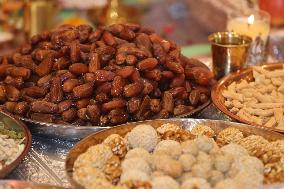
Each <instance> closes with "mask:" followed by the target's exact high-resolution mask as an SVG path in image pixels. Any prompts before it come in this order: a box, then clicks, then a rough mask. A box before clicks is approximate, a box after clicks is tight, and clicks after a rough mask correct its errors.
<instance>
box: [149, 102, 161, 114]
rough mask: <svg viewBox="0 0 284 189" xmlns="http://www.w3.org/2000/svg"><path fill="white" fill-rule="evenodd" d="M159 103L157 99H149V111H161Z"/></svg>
mask: <svg viewBox="0 0 284 189" xmlns="http://www.w3.org/2000/svg"><path fill="white" fill-rule="evenodd" d="M161 108H162V107H161V103H160V100H159V99H151V101H150V109H151V111H152V112H154V113H158V112H160V111H161Z"/></svg>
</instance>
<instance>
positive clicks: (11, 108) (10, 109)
mask: <svg viewBox="0 0 284 189" xmlns="http://www.w3.org/2000/svg"><path fill="white" fill-rule="evenodd" d="M16 105H17V102H10V101H7V102H5V103H4V106H5V109H6V110H7V111H8V112H11V113H13V112H14V109H15V106H16Z"/></svg>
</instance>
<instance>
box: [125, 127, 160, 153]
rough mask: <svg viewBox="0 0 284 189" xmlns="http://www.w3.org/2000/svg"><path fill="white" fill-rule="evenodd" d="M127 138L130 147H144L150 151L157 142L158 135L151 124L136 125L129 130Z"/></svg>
mask: <svg viewBox="0 0 284 189" xmlns="http://www.w3.org/2000/svg"><path fill="white" fill-rule="evenodd" d="M127 140H128V142H129V144H130V147H131V148H144V149H145V150H147V151H148V152H151V151H153V150H154V148H155V147H156V145H157V143H158V135H157V132H156V130H155V129H154V128H153V127H152V126H151V125H145V124H144V125H137V126H136V127H135V128H133V129H132V130H131V131H130V132H129V134H128V135H127Z"/></svg>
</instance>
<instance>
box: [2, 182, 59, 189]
mask: <svg viewBox="0 0 284 189" xmlns="http://www.w3.org/2000/svg"><path fill="white" fill-rule="evenodd" d="M2 187H3V189H6V188H7V189H8V188H9V189H64V188H63V187H58V186H50V185H46V184H38V183H32V182H25V181H18V180H1V181H0V188H2Z"/></svg>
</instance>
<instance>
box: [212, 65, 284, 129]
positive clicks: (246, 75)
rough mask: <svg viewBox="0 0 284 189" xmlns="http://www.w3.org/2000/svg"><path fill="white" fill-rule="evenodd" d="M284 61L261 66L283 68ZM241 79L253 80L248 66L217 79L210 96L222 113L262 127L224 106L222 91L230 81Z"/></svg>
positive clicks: (271, 68)
mask: <svg viewBox="0 0 284 189" xmlns="http://www.w3.org/2000/svg"><path fill="white" fill-rule="evenodd" d="M283 65H284V62H281V63H269V64H264V65H262V66H261V67H262V68H265V69H267V70H275V69H283ZM242 79H245V80H247V81H253V74H252V68H248V69H245V70H242V71H238V72H235V73H232V74H230V75H228V76H226V77H224V78H222V79H221V80H219V81H218V82H217V83H216V84H215V85H214V86H213V88H212V90H211V98H212V101H213V103H214V104H215V105H216V106H217V108H218V109H219V110H221V111H222V112H223V113H224V114H226V115H228V116H229V117H231V118H233V119H234V120H237V121H239V122H242V123H246V124H249V125H253V126H257V127H261V128H264V126H262V125H258V124H256V123H254V122H251V121H247V120H244V119H242V118H240V117H239V116H237V115H236V114H233V113H232V112H230V111H229V110H228V109H227V107H226V106H225V98H224V97H223V95H222V91H223V90H224V89H226V88H227V87H228V86H229V85H230V84H231V83H233V82H239V81H241V80H242ZM269 129H271V130H273V131H277V132H282V133H284V130H280V129H276V128H270V127H269Z"/></svg>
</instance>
